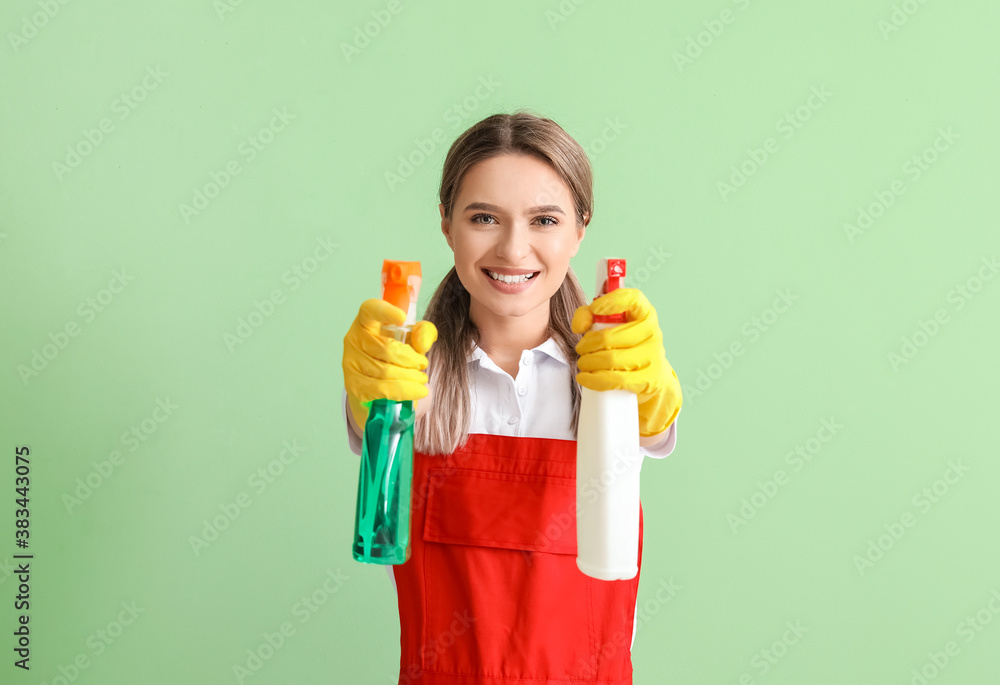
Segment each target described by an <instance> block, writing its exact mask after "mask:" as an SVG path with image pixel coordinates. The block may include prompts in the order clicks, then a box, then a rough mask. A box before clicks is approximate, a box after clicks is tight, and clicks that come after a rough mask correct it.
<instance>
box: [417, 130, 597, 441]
mask: <svg viewBox="0 0 1000 685" xmlns="http://www.w3.org/2000/svg"><path fill="white" fill-rule="evenodd" d="M502 154H528V155H534V156H535V157H537V158H538V159H540V160H542V161H544V162H546V163H548V164H549V165H550V166H551V167H552V168H553V169H554V170H555V171H556V173H557V174H558V175H559V176H560V177H561V178H562V180H563V182H564V183H566V185H567V186H568V187H569V190H570V192H571V194H572V197H573V204H574V210H575V217H576V221H577V224H578V225H579V226H586V225H587V223H589V221H590V217H592V216H593V209H594V193H593V175H592V172H591V168H590V161H589V160H588V159H587V153H586V152H585V151H584V150H583V148H582V147H581V146H580V144H579V143H577V142H576V141H575V140H573V138H572V137H570V135H569V134H568V133H566V131H564V130H563V129H562V127H560V126H559V124H557V123H556V122H554V121H552V120H551V119H546V118H544V117H541V116H538V115H536V114H534V113H532V112H529V111H525V110H519V111H516V112H514V113H513V114H493V115H492V116H489V117H486V118H485V119H483V120H482V121H480V122H479V123H477V124H474V125H473V126H471V127H470V128H469V129H468V130H466V131H465V132H464V133H462V135H460V136H459V137H458V139H456V140H455V142H454V143H452V146H451V148H450V149H449V150H448V155H447V157H446V158H445V162H444V170H443V172H442V175H441V188H440V192H439V196H440V200H441V204H442V205H444V212H445V217H446V218H448V219H449V220H450V219H451V216H452V204H453V202H454V201H455V198H456V197H457V196H458V192H459V189H460V188H461V183H462V179H463V178H464V177H465V174H466V172H467V171H468V170H469V169H470V168H471V167H472V166H473V165H475V164H477V163H479V162H481V161H483V160H486V159H489V158H491V157H494V156H496V155H502ZM589 301H590V300H589V299H588V298H587V296H586V295H585V294H584V292H583V289H582V288H581V287H580V283H579V281H578V280H577V278H576V275H575V274H574V273H573V269H572V267H570V268H569V269H568V271H567V272H566V278H565V279H564V280H563V283H562V285H561V286H559V290H558V291H556V293H555V294H554V295H553V296H552V298H551V299H550V300H549V327H548V333H549V335H550V336H551V337H553V338H554V339H555V341H556V342H557V343H558V344H559V347H560V349H561V350H562V352H563V354H565V355H566V359H567V361H568V362H569V365H570V369H571V370H572V373H571V374H570V378H569V383H570V386H571V389H570V390H571V393H572V395H571V396H572V398H573V409H572V411H573V413H572V419H571V426H572V430H573V434H574V435H575V434H576V431H577V422H578V420H579V416H580V386H579V384H578V383H577V382H576V374H577V366H576V362H577V358H578V355H577V353H576V349H575V347H576V344H577V342H579V340H580V336H579V335H577V334H575V333H573V331H572V329H571V328H570V321H571V320H572V317H573V312H575V311H576V308H577V307H579V306H580V305H582V304H587V303H588V302H589ZM469 302H470V297H469V292H468V291H467V290H466V289H465V286H464V285H462V281H461V280H460V279H459V277H458V273H457V272H456V270H455V267H452V269H451V270H450V271H449V272H448V274H447V275H446V276H445V277H444V279H443V280H442V281H441V283H440V285H438V287H437V290H435V291H434V295H433V296H432V297H431V300H430V303H429V304H428V305H427V311H426V312H425V313H424V316H423V318H424V319H426V320H428V321H431V322H432V323H433V324H434V325H435V326H436V327H437V329H438V339H437V341H436V342H435V343H434V345H433V346H432V347H431V349H430V350H429V351H428V353H427V360H428V362H429V366H428V369H427V376H428V380H429V384H430V385H431V386H432V392H433V393H434V401H433V402H432V404H431V407H430V411H428V413H427V414H426V415H424V416H423V417H421V419H420V421H418V422H417V424H416V426H415V429H414V430H415V432H414V447H415V449H417V450H419V451H421V452H423V453H424V454H450V453H452V452H454V451H455V450H456V449H458V448H459V447H460V446H462V445H464V444H465V442H466V441H467V440H468V436H469V429H470V426H471V424H472V402H471V398H470V396H469V373H468V355H469V353H470V352H471V350H472V343H473V342H475V343H476V344H478V343H479V330H478V329H477V328H476V325H475V323H473V321H472V319H471V318H470V316H469Z"/></svg>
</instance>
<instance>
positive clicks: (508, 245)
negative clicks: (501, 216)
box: [496, 223, 531, 264]
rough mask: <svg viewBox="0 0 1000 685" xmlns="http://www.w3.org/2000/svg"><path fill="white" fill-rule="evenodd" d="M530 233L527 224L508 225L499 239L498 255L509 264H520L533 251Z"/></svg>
mask: <svg viewBox="0 0 1000 685" xmlns="http://www.w3.org/2000/svg"><path fill="white" fill-rule="evenodd" d="M530 235H531V234H530V233H529V229H528V227H527V226H521V225H519V224H517V223H515V224H512V225H509V226H507V227H506V228H504V230H503V231H502V232H501V234H500V236H499V238H498V239H497V245H496V254H497V257H498V258H499V259H502V260H503V261H505V262H507V263H508V264H520V263H521V262H522V261H523V260H524V258H525V257H527V256H528V253H529V252H531V244H530V242H529V239H530Z"/></svg>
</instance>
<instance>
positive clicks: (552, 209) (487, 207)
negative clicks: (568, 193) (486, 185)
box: [464, 202, 566, 216]
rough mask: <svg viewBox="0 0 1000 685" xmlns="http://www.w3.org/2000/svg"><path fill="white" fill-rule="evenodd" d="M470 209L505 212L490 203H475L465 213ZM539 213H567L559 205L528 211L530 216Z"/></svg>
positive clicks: (543, 206)
mask: <svg viewBox="0 0 1000 685" xmlns="http://www.w3.org/2000/svg"><path fill="white" fill-rule="evenodd" d="M470 209H485V210H486V211H488V212H503V210H502V209H500V208H499V207H497V206H496V205H491V204H490V203H488V202H473V203H472V204H470V205H468V206H467V207H466V208H465V210H464V211H466V212H467V211H469V210H470ZM538 212H558V213H559V214H562V215H563V216H565V215H566V213H565V212H563V210H562V209H560V207H559V205H538V206H537V207H532V208H531V209H529V210H528V214H535V213H538Z"/></svg>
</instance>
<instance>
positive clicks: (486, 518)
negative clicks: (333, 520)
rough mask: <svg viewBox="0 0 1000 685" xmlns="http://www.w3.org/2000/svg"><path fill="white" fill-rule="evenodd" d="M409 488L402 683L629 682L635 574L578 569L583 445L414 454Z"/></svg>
mask: <svg viewBox="0 0 1000 685" xmlns="http://www.w3.org/2000/svg"><path fill="white" fill-rule="evenodd" d="M411 487H412V495H411V496H412V509H411V535H410V558H409V559H408V560H407V562H406V563H405V564H401V565H398V566H394V567H393V574H394V576H395V579H396V590H397V596H398V601H399V622H400V645H401V658H400V674H399V684H400V685H414V684H416V685H472V684H474V683H493V684H500V683H507V684H510V683H520V684H521V685H550V684H551V685H556V684H559V685H569V684H570V683H573V684H574V685H579V684H580V683H581V682H586V683H602V684H603V685H631V683H632V659H631V653H630V649H629V648H630V645H631V642H632V622H633V615H634V612H635V600H636V594H637V592H638V589H639V575H638V574H637V575H636V577H635V578H632V579H631V580H616V581H604V580H597V579H594V578H591V577H589V576H587V575H585V574H584V573H583V572H582V571H580V570H579V569H578V568H577V566H576V441H575V440H559V439H552V438H518V437H511V436H504V435H486V434H481V433H473V434H471V435H470V436H469V440H468V442H467V443H466V444H465V446H463V447H461V448H459V449H458V450H456V451H455V452H454V453H452V454H450V455H447V456H442V455H426V454H423V453H421V452H419V451H417V450H414V454H413V480H412V484H411ZM638 561H639V565H640V569H641V566H642V508H641V506H640V509H639V560H638Z"/></svg>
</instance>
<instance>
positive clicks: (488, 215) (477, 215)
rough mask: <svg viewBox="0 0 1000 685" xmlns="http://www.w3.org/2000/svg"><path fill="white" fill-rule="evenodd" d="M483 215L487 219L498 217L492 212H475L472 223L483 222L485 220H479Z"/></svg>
mask: <svg viewBox="0 0 1000 685" xmlns="http://www.w3.org/2000/svg"><path fill="white" fill-rule="evenodd" d="M482 217H485V218H487V219H495V218H496V217H494V216H493V215H492V214H475V215H473V217H472V223H474V224H480V223H483V222H481V221H479V219H480V218H482Z"/></svg>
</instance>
